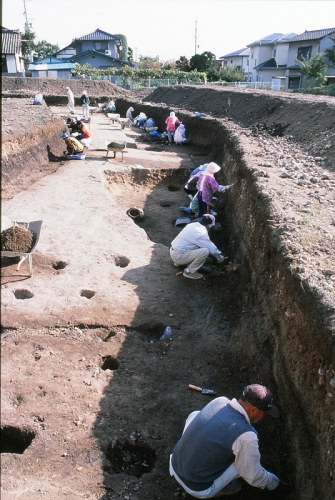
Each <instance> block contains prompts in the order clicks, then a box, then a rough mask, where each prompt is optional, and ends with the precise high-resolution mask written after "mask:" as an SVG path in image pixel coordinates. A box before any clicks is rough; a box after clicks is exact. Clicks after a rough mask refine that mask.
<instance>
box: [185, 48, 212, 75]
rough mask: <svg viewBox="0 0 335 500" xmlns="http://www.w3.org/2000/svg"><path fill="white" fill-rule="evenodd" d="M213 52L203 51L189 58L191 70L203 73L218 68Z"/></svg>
mask: <svg viewBox="0 0 335 500" xmlns="http://www.w3.org/2000/svg"><path fill="white" fill-rule="evenodd" d="M215 59H216V57H215V54H213V52H208V51H207V52H203V53H202V54H195V55H194V56H192V57H191V59H190V67H191V70H197V71H203V72H205V73H207V74H208V73H209V72H213V71H214V72H215V71H216V70H217V69H218V68H219V63H218V62H217V61H216V60H215Z"/></svg>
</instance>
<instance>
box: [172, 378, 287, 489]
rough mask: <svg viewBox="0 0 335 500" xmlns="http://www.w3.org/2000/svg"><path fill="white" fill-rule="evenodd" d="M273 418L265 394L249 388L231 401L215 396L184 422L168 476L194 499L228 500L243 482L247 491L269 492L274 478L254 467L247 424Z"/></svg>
mask: <svg viewBox="0 0 335 500" xmlns="http://www.w3.org/2000/svg"><path fill="white" fill-rule="evenodd" d="M266 413H267V414H269V415H271V416H272V417H274V418H278V417H279V410H278V408H277V407H276V406H275V405H274V403H273V396H272V393H271V391H270V390H269V389H267V388H266V387H264V386H262V385H259V384H252V385H249V386H247V387H245V389H244V390H243V394H242V396H241V397H240V398H239V399H238V400H236V399H232V400H229V399H228V398H226V397H219V398H216V399H214V400H213V401H211V402H210V403H209V404H208V405H206V406H205V407H204V408H203V409H202V410H201V411H195V412H192V413H191V414H190V415H189V417H188V419H187V420H186V424H185V428H184V432H183V435H182V437H181V438H180V439H179V441H178V443H177V444H176V446H175V448H174V450H173V452H172V455H171V457H170V474H171V476H174V477H175V479H176V480H177V482H178V483H179V484H180V485H181V486H182V487H183V488H184V490H185V491H186V492H187V493H189V494H190V495H191V496H193V497H195V498H212V497H214V496H223V495H234V494H235V493H237V492H238V491H240V490H241V489H242V482H241V480H240V479H239V478H243V479H244V480H245V481H246V482H247V483H249V484H250V485H251V486H255V487H257V488H261V489H265V488H267V489H269V490H274V489H275V488H276V487H277V486H278V484H279V482H280V481H279V478H278V477H277V476H276V475H275V474H272V473H271V472H268V471H267V470H265V469H264V468H263V467H262V466H261V463H260V458H261V456H260V453H259V447H258V438H257V433H256V430H255V429H254V427H253V425H254V424H257V422H259V421H260V420H261V419H262V418H263V417H264V415H265V414H266Z"/></svg>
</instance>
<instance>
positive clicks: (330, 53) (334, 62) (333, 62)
mask: <svg viewBox="0 0 335 500" xmlns="http://www.w3.org/2000/svg"><path fill="white" fill-rule="evenodd" d="M329 38H330V39H331V40H332V41H333V46H332V47H331V48H329V49H326V50H325V56H326V58H327V59H328V61H329V62H330V66H335V33H333V34H332V35H331V36H330V37H329Z"/></svg>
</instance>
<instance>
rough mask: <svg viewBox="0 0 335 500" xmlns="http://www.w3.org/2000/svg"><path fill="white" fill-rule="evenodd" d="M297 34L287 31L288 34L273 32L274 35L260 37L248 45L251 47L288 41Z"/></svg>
mask: <svg viewBox="0 0 335 500" xmlns="http://www.w3.org/2000/svg"><path fill="white" fill-rule="evenodd" d="M295 36H297V35H296V33H286V35H284V34H283V33H272V35H268V36H265V37H264V38H260V39H259V40H256V42H253V43H249V45H248V47H251V46H252V45H267V44H271V43H285V42H286V43H287V42H288V41H291V40H292V38H293V37H295Z"/></svg>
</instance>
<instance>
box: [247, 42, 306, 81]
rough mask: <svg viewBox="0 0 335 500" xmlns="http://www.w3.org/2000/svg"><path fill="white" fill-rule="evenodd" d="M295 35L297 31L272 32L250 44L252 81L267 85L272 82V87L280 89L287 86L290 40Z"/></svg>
mask: <svg viewBox="0 0 335 500" xmlns="http://www.w3.org/2000/svg"><path fill="white" fill-rule="evenodd" d="M295 36H297V35H296V34H295V33H289V34H286V35H284V34H283V33H272V34H271V35H268V36H266V37H264V38H260V39H259V40H256V41H255V42H253V43H250V44H249V45H248V47H249V49H250V56H249V57H250V61H249V65H250V72H251V81H252V82H257V83H259V84H260V85H261V84H263V83H264V85H267V86H268V85H269V83H270V84H271V87H272V88H275V89H278V90H279V89H280V88H282V87H285V69H286V64H287V58H288V52H289V41H290V40H291V39H292V38H293V37H295ZM281 82H283V83H281Z"/></svg>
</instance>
